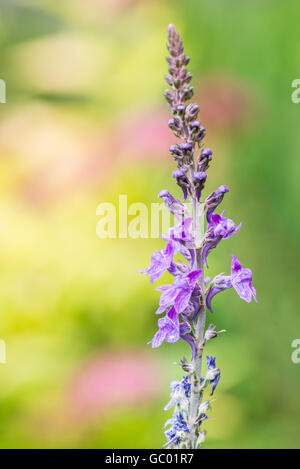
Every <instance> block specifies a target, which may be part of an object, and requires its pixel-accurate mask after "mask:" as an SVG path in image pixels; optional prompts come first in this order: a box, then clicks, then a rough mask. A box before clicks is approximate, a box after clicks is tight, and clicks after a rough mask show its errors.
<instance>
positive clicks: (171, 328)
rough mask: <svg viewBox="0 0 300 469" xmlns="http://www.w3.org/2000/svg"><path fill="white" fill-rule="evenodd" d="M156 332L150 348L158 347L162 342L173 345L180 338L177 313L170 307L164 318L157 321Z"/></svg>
mask: <svg viewBox="0 0 300 469" xmlns="http://www.w3.org/2000/svg"><path fill="white" fill-rule="evenodd" d="M158 328H159V329H158V331H157V332H156V334H155V336H154V337H153V339H152V341H151V342H150V343H152V347H153V348H157V347H159V346H160V345H161V344H162V343H163V341H164V340H165V341H166V342H169V343H170V344H173V343H174V342H177V340H179V338H180V332H179V319H178V313H177V311H176V310H175V308H174V306H172V307H171V308H170V309H169V311H167V314H166V316H165V317H164V318H160V319H159V320H158Z"/></svg>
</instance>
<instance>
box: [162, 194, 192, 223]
mask: <svg viewBox="0 0 300 469" xmlns="http://www.w3.org/2000/svg"><path fill="white" fill-rule="evenodd" d="M158 196H159V197H160V198H161V199H163V201H164V203H165V205H166V207H167V208H168V210H170V212H171V213H172V214H173V215H174V216H175V217H176V218H177V220H180V221H181V220H182V219H183V218H184V215H185V214H186V213H187V208H186V206H185V205H184V203H183V202H181V200H177V199H175V198H174V197H173V196H172V195H171V194H170V193H169V192H168V191H167V190H165V189H164V190H162V191H160V193H159V194H158Z"/></svg>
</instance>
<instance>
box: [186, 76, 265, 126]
mask: <svg viewBox="0 0 300 469" xmlns="http://www.w3.org/2000/svg"><path fill="white" fill-rule="evenodd" d="M196 88H197V87H196ZM199 88H200V92H199V93H198V95H197V96H196V98H195V101H197V102H199V103H200V116H201V121H202V122H203V123H204V125H205V127H207V128H210V129H213V130H216V131H217V130H219V129H222V132H223V131H224V130H225V131H227V130H236V129H240V128H245V127H246V126H250V127H252V126H253V124H257V116H258V115H259V113H258V112H257V107H258V98H257V97H256V96H254V95H253V92H252V90H250V89H249V88H248V87H247V85H246V84H245V83H243V82H242V81H239V80H238V79H236V78H230V77H224V76H222V75H218V76H211V77H206V78H205V80H203V79H202V80H201V82H200V84H199Z"/></svg>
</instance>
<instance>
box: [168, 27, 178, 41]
mask: <svg viewBox="0 0 300 469" xmlns="http://www.w3.org/2000/svg"><path fill="white" fill-rule="evenodd" d="M174 36H176V29H175V26H174V24H172V23H170V24H168V39H169V40H170V39H173V38H174Z"/></svg>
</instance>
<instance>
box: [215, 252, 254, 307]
mask: <svg viewBox="0 0 300 469" xmlns="http://www.w3.org/2000/svg"><path fill="white" fill-rule="evenodd" d="M232 287H233V288H234V289H235V291H236V292H237V294H238V295H239V297H240V298H242V300H245V301H247V303H250V302H251V300H252V297H253V298H254V300H255V301H256V302H257V298H256V290H255V288H254V287H253V285H252V272H251V270H250V269H244V268H243V267H242V265H241V264H240V262H239V260H238V259H237V257H236V256H234V255H232V262H231V275H230V276H229V275H217V276H216V277H215V278H214V280H213V286H212V288H211V289H210V290H209V292H208V295H207V297H206V305H207V307H208V309H209V311H210V312H211V313H212V312H213V311H212V309H211V300H212V298H213V297H214V296H215V295H216V294H217V293H220V292H222V291H224V290H227V289H228V288H232Z"/></svg>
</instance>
